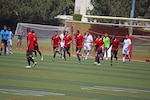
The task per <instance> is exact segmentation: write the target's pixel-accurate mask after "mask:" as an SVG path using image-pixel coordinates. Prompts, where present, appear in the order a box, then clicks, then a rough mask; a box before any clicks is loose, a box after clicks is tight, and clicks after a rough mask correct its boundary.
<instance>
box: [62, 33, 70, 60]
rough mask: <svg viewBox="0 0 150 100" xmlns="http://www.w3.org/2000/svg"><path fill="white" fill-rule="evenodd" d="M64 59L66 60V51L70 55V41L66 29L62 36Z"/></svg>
mask: <svg viewBox="0 0 150 100" xmlns="http://www.w3.org/2000/svg"><path fill="white" fill-rule="evenodd" d="M64 42H65V45H64V60H66V52H67V54H68V55H69V57H70V43H71V42H72V38H71V36H70V35H69V34H68V31H66V32H65V37H64Z"/></svg>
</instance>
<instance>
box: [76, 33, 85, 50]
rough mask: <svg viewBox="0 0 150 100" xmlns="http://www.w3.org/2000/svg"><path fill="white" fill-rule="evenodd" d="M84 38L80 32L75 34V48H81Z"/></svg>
mask: <svg viewBox="0 0 150 100" xmlns="http://www.w3.org/2000/svg"><path fill="white" fill-rule="evenodd" d="M83 40H84V37H83V35H82V34H79V35H77V36H76V47H77V48H82V42H83Z"/></svg>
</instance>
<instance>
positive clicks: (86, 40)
mask: <svg viewBox="0 0 150 100" xmlns="http://www.w3.org/2000/svg"><path fill="white" fill-rule="evenodd" d="M92 42H93V37H92V35H90V34H89V35H85V36H84V50H91V43H92Z"/></svg>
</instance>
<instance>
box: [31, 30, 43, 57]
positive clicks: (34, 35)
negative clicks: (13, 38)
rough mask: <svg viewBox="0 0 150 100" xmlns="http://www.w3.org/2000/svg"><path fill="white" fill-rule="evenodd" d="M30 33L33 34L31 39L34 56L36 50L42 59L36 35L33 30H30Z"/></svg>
mask: <svg viewBox="0 0 150 100" xmlns="http://www.w3.org/2000/svg"><path fill="white" fill-rule="evenodd" d="M32 34H33V40H34V53H35V57H37V52H38V53H39V55H40V57H41V60H43V55H42V53H41V51H40V50H39V46H38V37H37V35H36V33H35V32H34V31H33V30H32ZM36 51H37V52H36Z"/></svg>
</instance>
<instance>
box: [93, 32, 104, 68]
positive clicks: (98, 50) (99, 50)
mask: <svg viewBox="0 0 150 100" xmlns="http://www.w3.org/2000/svg"><path fill="white" fill-rule="evenodd" d="M103 44H104V42H103V39H102V38H101V35H98V37H97V39H96V40H95V43H94V46H96V55H95V62H94V64H96V65H97V66H100V65H101V63H100V57H101V54H102V46H103Z"/></svg>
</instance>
